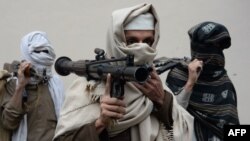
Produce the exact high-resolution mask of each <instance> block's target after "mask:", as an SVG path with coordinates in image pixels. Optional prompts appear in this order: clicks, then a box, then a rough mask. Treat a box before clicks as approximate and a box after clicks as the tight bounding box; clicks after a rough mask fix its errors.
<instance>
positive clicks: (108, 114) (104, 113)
mask: <svg viewBox="0 0 250 141" xmlns="http://www.w3.org/2000/svg"><path fill="white" fill-rule="evenodd" d="M110 89H111V76H110V74H109V75H108V77H107V81H106V87H105V93H104V95H103V96H102V97H101V99H100V107H101V114H100V117H99V118H98V119H97V120H96V122H95V126H96V129H97V132H98V133H101V131H102V130H103V129H104V128H106V127H107V126H108V124H109V121H110V119H111V118H113V119H120V118H122V117H123V115H124V114H125V113H126V110H125V102H124V101H122V100H120V99H117V98H112V97H110Z"/></svg>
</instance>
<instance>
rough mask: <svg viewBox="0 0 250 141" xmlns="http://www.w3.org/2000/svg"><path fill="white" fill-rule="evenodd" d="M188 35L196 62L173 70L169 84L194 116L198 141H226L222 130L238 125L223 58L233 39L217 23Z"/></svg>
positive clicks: (231, 90) (232, 89) (209, 24)
mask: <svg viewBox="0 0 250 141" xmlns="http://www.w3.org/2000/svg"><path fill="white" fill-rule="evenodd" d="M188 34H189V37H190V40H191V56H192V60H194V61H192V62H191V63H190V64H189V65H179V66H178V67H176V68H174V69H173V70H171V71H170V72H169V74H168V77H167V80H166V82H167V85H168V86H169V88H170V89H171V90H172V91H173V92H174V93H176V94H177V95H176V96H177V101H178V102H179V103H180V104H181V105H182V106H183V107H184V108H187V110H188V111H189V112H190V113H191V114H192V115H193V116H194V118H195V122H194V129H195V134H196V138H197V140H199V141H219V140H223V126H224V125H225V124H229V125H233V124H239V119H238V113H237V96H236V91H235V89H234V85H233V83H232V82H231V80H230V79H229V77H228V75H227V72H226V69H225V58H224V54H223V50H224V49H227V48H229V47H230V46H231V38H230V35H229V32H228V30H227V29H226V27H225V26H223V25H221V24H219V23H214V22H202V23H200V24H198V25H196V26H194V27H192V28H191V29H190V30H189V31H188ZM202 66H203V67H202ZM199 68H200V69H201V68H202V71H201V72H200V74H198V73H197V72H199V70H198V69H199ZM191 73H193V74H194V75H193V77H190V76H189V74H191ZM195 74H196V75H195ZM183 88H184V90H185V91H186V92H185V93H183V90H182V89H183ZM180 90H181V91H182V92H180Z"/></svg>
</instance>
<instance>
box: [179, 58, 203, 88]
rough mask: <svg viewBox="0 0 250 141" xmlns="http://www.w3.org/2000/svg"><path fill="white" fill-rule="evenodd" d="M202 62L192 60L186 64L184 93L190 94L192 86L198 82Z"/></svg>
mask: <svg viewBox="0 0 250 141" xmlns="http://www.w3.org/2000/svg"><path fill="white" fill-rule="evenodd" d="M202 67H203V61H201V60H198V59H194V60H193V61H192V62H190V63H189V64H188V81H187V83H186V85H185V87H184V88H185V90H186V92H190V91H192V89H193V86H194V84H195V83H196V81H197V80H198V78H199V76H200V73H201V71H202Z"/></svg>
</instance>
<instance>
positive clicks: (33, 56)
mask: <svg viewBox="0 0 250 141" xmlns="http://www.w3.org/2000/svg"><path fill="white" fill-rule="evenodd" d="M20 48H21V53H22V58H23V59H25V60H27V61H30V62H31V63H32V64H33V65H35V66H36V65H43V66H51V65H52V64H53V62H54V60H55V57H56V55H55V52H54V49H53V47H52V45H51V44H50V41H49V40H48V37H47V34H46V33H45V32H42V31H33V32H30V33H29V34H27V35H25V36H24V37H23V38H22V40H21V45H20ZM43 51H47V52H48V53H46V52H43Z"/></svg>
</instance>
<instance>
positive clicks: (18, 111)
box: [1, 80, 25, 130]
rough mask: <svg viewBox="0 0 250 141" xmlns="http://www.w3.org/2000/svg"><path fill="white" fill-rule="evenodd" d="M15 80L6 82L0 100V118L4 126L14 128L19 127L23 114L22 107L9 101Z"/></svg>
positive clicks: (13, 90)
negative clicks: (0, 99) (0, 111)
mask: <svg viewBox="0 0 250 141" xmlns="http://www.w3.org/2000/svg"><path fill="white" fill-rule="evenodd" d="M15 83H16V81H15V80H10V81H9V82H7V83H6V85H5V88H4V91H3V93H2V94H3V100H2V102H1V110H2V115H1V120H2V124H3V126H4V127H5V128H7V129H9V130H14V129H16V128H18V127H19V124H20V122H21V120H22V119H23V115H24V114H25V112H24V110H23V107H17V106H16V104H15V103H11V102H10V99H11V97H12V96H13V94H14V92H15V86H16V85H15Z"/></svg>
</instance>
